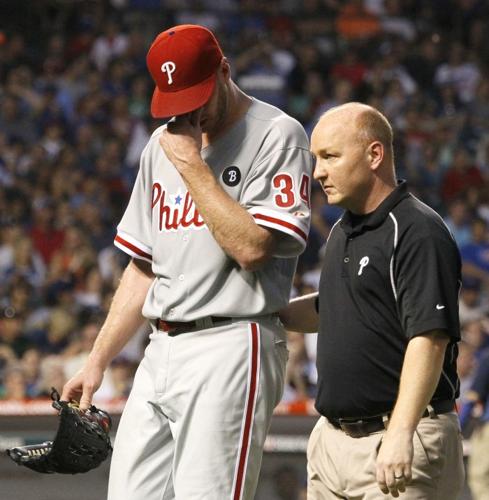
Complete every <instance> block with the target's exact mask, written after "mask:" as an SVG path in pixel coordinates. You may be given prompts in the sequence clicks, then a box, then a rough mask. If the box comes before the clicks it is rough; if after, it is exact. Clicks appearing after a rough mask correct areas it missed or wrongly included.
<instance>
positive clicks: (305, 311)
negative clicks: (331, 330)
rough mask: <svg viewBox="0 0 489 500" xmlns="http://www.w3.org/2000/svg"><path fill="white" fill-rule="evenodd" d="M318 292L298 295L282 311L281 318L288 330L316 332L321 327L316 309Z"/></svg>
mask: <svg viewBox="0 0 489 500" xmlns="http://www.w3.org/2000/svg"><path fill="white" fill-rule="evenodd" d="M317 297H318V293H317V292H316V293H310V294H308V295H303V296H302V297H296V298H295V299H292V300H291V301H290V302H289V305H288V306H287V307H286V308H285V309H282V310H281V311H280V319H281V320H282V323H283V324H284V326H285V328H286V329H287V330H291V331H294V332H299V333H316V332H317V331H318V328H319V315H318V313H317V311H316V300H317Z"/></svg>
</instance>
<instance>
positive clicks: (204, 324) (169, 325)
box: [156, 316, 233, 337]
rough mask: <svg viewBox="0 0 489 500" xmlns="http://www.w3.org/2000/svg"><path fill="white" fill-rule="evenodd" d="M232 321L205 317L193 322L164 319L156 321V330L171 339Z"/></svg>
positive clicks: (223, 318) (225, 317)
mask: <svg viewBox="0 0 489 500" xmlns="http://www.w3.org/2000/svg"><path fill="white" fill-rule="evenodd" d="M232 319H233V318H230V317H228V316H206V317H205V318H200V319H196V320H194V321H166V320H164V319H157V320H156V328H157V329H158V330H161V331H162V332H167V333H168V335H170V336H172V337H173V336H174V335H180V334H181V333H187V332H191V331H195V330H205V329H206V328H212V327H214V326H218V325H219V324H221V323H225V322H230V321H232Z"/></svg>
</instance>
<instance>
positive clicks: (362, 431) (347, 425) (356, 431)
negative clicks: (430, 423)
mask: <svg viewBox="0 0 489 500" xmlns="http://www.w3.org/2000/svg"><path fill="white" fill-rule="evenodd" d="M454 408H455V403H454V401H452V400H451V399H444V400H439V401H432V402H431V403H430V404H429V405H428V408H426V410H425V412H424V413H423V415H422V418H423V417H433V416H434V415H439V414H442V413H448V412H450V411H452V410H453V409H454ZM390 415H391V412H389V413H383V414H381V415H375V416H372V417H362V418H328V421H329V422H330V424H331V425H332V426H333V427H336V428H337V429H341V430H342V431H343V432H344V433H345V434H348V436H350V437H353V438H360V437H366V436H368V435H369V434H372V433H373V432H379V431H382V430H384V429H385V428H386V424H387V422H388V420H389V418H390Z"/></svg>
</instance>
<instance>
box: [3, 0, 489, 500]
mask: <svg viewBox="0 0 489 500" xmlns="http://www.w3.org/2000/svg"><path fill="white" fill-rule="evenodd" d="M0 19H1V22H0V100H1V106H0V399H17V400H27V399H30V398H37V397H43V396H46V395H48V394H49V392H50V387H51V386H53V385H54V386H55V387H57V388H58V389H60V388H61V387H62V385H63V383H64V381H65V380H66V379H67V378H68V377H70V376H71V375H72V374H74V373H75V372H76V371H77V370H78V369H79V368H80V366H81V365H82V364H83V361H84V359H85V358H86V356H87V353H88V352H89V350H90V348H91V345H92V344H93V341H94V338H95V336H96V334H97V331H98V329H99V327H100V324H101V322H102V321H103V318H104V316H105V314H106V312H107V309H108V307H109V305H110V301H111V297H112V293H113V291H114V289H115V287H116V286H117V283H118V280H119V278H120V275H121V272H122V270H123V268H124V267H125V265H126V264H127V258H126V256H125V255H124V254H122V252H120V251H118V250H117V249H115V247H114V246H113V244H112V241H113V238H114V235H115V226H116V224H117V222H118V220H119V219H120V217H121V214H122V212H123V210H124V208H125V204H126V203H127V200H128V196H129V194H130V191H131V187H132V183H133V181H134V179H135V175H136V173H137V170H138V159H139V155H140V152H141V150H142V148H143V147H144V145H145V143H146V141H147V140H148V138H149V136H150V134H151V132H152V131H153V130H154V129H155V128H156V127H157V126H159V125H160V124H161V123H160V122H157V121H155V120H153V119H152V118H151V117H150V115H149V102H150V97H151V94H152V91H153V84H152V82H151V80H150V78H149V76H148V73H147V70H146V63H145V56H146V51H147V48H148V46H149V44H150V42H151V41H152V39H153V38H154V36H155V35H156V34H157V33H158V32H160V31H162V30H164V29H166V28H167V27H169V26H171V25H173V24H181V23H197V24H203V25H205V26H208V27H209V28H211V29H212V30H214V31H215V32H216V34H217V36H218V38H219V39H220V40H221V42H222V46H223V48H224V52H225V53H226V55H227V56H228V58H229V60H230V62H231V66H232V70H233V78H234V79H235V81H236V82H237V83H238V84H239V85H240V87H241V88H242V89H243V90H244V91H245V92H247V93H249V94H251V95H253V96H255V97H257V98H260V99H263V100H264V101H267V102H270V103H271V104H274V105H276V106H279V107H280V108H282V109H284V110H285V111H287V112H288V113H289V114H291V115H292V116H294V117H295V118H297V119H298V120H299V121H300V122H301V123H302V124H303V125H304V126H305V128H306V130H307V131H308V132H310V131H311V129H312V127H313V126H314V124H315V122H316V121H317V119H318V117H319V116H320V115H321V114H322V113H323V112H324V111H326V110H327V109H329V108H331V107H332V106H336V105H339V104H341V103H344V102H347V101H351V100H358V101H362V102H366V103H368V104H371V105H373V106H375V107H377V108H379V109H380V110H381V111H382V112H383V113H384V114H385V115H386V116H387V117H388V118H389V120H390V121H391V123H392V125H393V127H394V131H395V153H396V166H397V170H398V174H399V177H401V178H406V179H408V181H409V185H410V187H411V189H412V190H413V192H415V193H416V195H417V196H419V197H420V198H421V199H422V200H423V201H425V202H426V203H428V204H429V205H430V206H432V207H433V208H434V209H436V210H437V211H438V212H439V213H440V214H441V215H442V216H443V218H444V219H445V221H446V223H447V225H448V226H449V227H450V229H451V230H452V232H453V235H454V237H455V239H456V240H457V242H458V245H459V247H460V250H461V254H462V257H463V273H464V282H463V287H462V291H461V295H460V317H461V323H462V336H463V341H462V342H461V344H460V357H459V371H460V376H461V390H462V397H461V400H460V401H461V404H463V397H464V391H466V390H467V389H468V388H469V387H470V384H471V380H472V377H473V376H474V373H475V370H476V369H477V367H478V363H479V360H481V359H482V360H484V359H485V358H486V357H485V356H484V355H483V354H484V351H485V349H486V348H487V346H488V344H489V317H488V313H489V300H488V295H489V229H488V227H489V52H488V51H487V50H486V47H487V46H488V45H489V4H488V3H487V2H486V1H484V0H432V1H423V0H345V1H340V0H304V1H299V0H271V1H267V2H260V1H258V0H241V1H240V0H221V1H220V2H214V1H210V0H201V1H194V0H178V1H177V0H112V1H76V0H71V1H63V0H45V1H39V2H28V1H25V0H17V1H16V2H2V4H1V5H0ZM312 209H313V224H312V229H311V234H310V238H309V245H308V247H307V249H306V251H305V253H304V254H303V255H302V256H301V258H300V262H299V266H298V271H297V274H296V279H295V282H294V289H293V295H298V294H303V293H307V292H311V291H315V290H316V289H317V286H318V280H319V273H320V268H321V255H322V251H323V249H324V243H325V241H326V238H327V236H328V232H329V230H330V228H331V226H332V225H333V224H334V222H335V221H336V220H337V218H338V217H339V216H340V215H341V211H340V210H338V209H337V208H335V207H331V206H328V205H327V204H326V202H325V198H324V195H323V193H322V192H320V190H319V189H318V186H314V187H313V193H312ZM147 333H148V329H147V327H144V328H142V329H141V331H140V332H138V334H137V335H136V337H135V338H134V340H133V341H132V342H131V344H130V345H129V346H128V347H126V348H125V349H124V351H123V352H122V353H121V354H120V355H119V356H118V357H117V358H116V359H115V360H114V362H113V363H112V365H111V366H110V369H109V371H108V374H107V376H106V378H105V380H104V384H103V386H102V388H101V390H100V391H99V398H102V397H103V398H105V399H114V398H123V397H125V396H126V395H127V394H128V391H129V390H130V384H131V380H132V375H133V373H134V369H135V367H136V366H137V362H138V360H139V359H140V357H141V354H142V351H143V349H144V347H145V343H146V341H147ZM314 337H315V336H314V335H308V336H302V335H298V334H294V333H292V332H291V333H290V334H289V350H290V360H289V365H288V372H287V381H288V383H287V388H286V391H285V394H284V401H293V400H297V399H304V398H310V397H313V396H314V391H315V381H316V372H315V367H314V358H315V338H314ZM486 362H489V361H486ZM281 498H282V497H281Z"/></svg>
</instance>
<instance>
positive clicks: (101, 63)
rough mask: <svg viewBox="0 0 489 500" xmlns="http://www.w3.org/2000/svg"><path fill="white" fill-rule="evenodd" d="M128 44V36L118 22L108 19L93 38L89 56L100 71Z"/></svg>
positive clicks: (123, 50)
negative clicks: (101, 30)
mask: <svg viewBox="0 0 489 500" xmlns="http://www.w3.org/2000/svg"><path fill="white" fill-rule="evenodd" d="M127 46H128V38H127V35H126V34H125V33H123V32H122V31H121V27H120V25H119V23H117V22H116V21H115V20H114V19H109V20H108V21H107V23H106V24H105V26H104V30H103V32H102V33H101V34H100V35H99V36H98V37H97V38H96V39H95V42H94V44H93V47H92V50H91V52H90V58H91V60H92V61H93V62H94V63H95V65H96V66H97V69H98V70H99V71H100V72H103V71H105V69H106V68H107V66H108V64H109V63H110V61H111V60H112V59H114V58H115V57H117V56H120V55H122V54H123V53H124V52H125V51H126V49H127Z"/></svg>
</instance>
